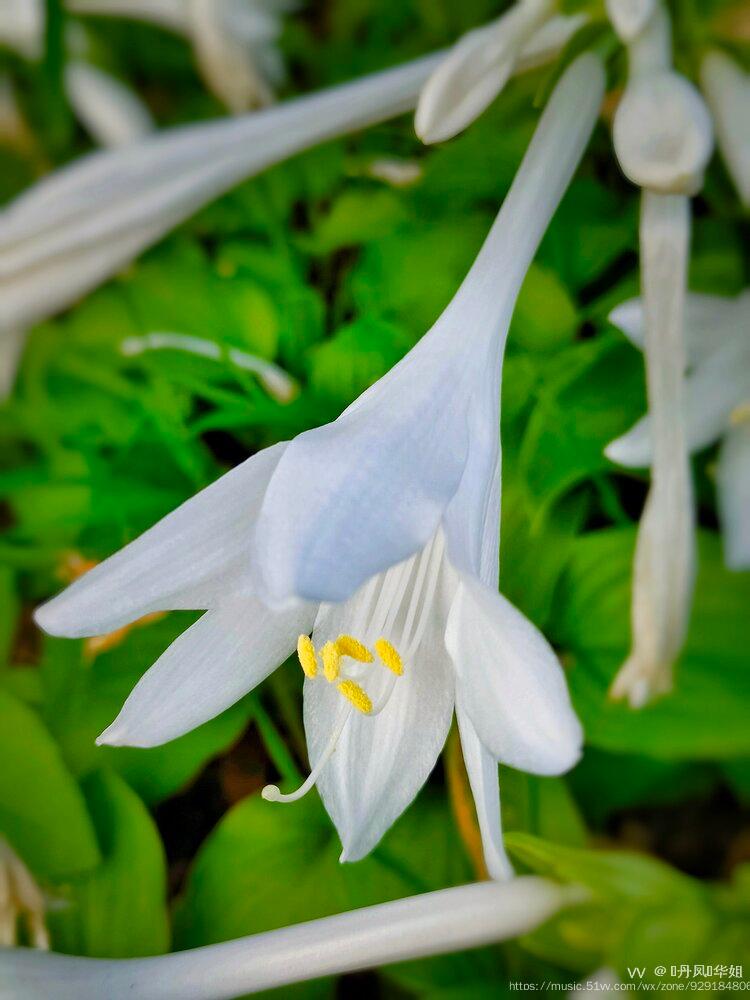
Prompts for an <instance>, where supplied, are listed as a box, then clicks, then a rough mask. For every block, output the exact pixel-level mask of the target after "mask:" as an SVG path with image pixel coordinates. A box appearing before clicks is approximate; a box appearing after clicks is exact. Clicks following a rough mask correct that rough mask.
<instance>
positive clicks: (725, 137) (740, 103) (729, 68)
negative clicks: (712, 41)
mask: <svg viewBox="0 0 750 1000" xmlns="http://www.w3.org/2000/svg"><path fill="white" fill-rule="evenodd" d="M701 85H702V87H703V92H704V94H705V95H706V99H707V100H708V104H709V107H710V108H711V111H712V112H713V116H714V121H715V123H716V138H717V141H718V143H719V149H720V150H721V155H722V156H723V157H724V162H725V163H726V165H727V170H728V171H729V173H730V175H731V177H732V180H733V181H734V184H735V187H736V188H737V191H738V192H739V195H740V198H741V199H742V202H743V204H744V205H750V74H748V73H745V72H743V70H742V68H741V67H740V66H739V65H738V64H737V63H736V62H735V61H734V60H733V59H730V57H729V56H728V55H726V54H725V53H724V52H719V51H718V50H717V49H714V50H712V51H711V52H709V53H708V55H707V56H706V57H705V59H704V60H703V64H702V66H701Z"/></svg>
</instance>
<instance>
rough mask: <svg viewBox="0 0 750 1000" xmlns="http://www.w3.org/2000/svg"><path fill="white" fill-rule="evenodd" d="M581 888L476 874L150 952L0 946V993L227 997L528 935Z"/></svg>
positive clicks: (88, 999)
mask: <svg viewBox="0 0 750 1000" xmlns="http://www.w3.org/2000/svg"><path fill="white" fill-rule="evenodd" d="M577 899H578V893H577V890H575V889H571V888H565V887H561V886H559V885H556V884H555V883H553V882H549V881H546V880H545V879H541V878H537V877H534V876H526V877H523V878H517V879H514V880H513V881H512V882H509V883H506V884H503V885H501V884H498V883H496V882H495V883H493V882H482V883H476V884H474V885H465V886H459V887H457V888H452V889H443V890H440V891H437V892H428V893H425V894H424V895H421V896H411V897H408V898H406V899H399V900H396V901H394V902H391V903H382V904H380V905H378V906H370V907H366V908H364V909H361V910H353V911H351V912H349V913H342V914H338V915H336V916H333V917H325V918H323V919H321V920H312V921H310V922H309V923H304V924H297V925H295V926H292V927H284V928H281V929H280V930H275V931H268V932H266V933H265V934H256V935H254V936H252V937H247V938H241V939H239V940H237V941H227V942H225V943H223V944H214V945H208V946H207V947H204V948H196V949H194V950H192V951H183V952H178V953H177V954H173V955H162V956H158V957H152V958H135V959H119V960H118V959H115V960H107V959H94V958H74V957H71V956H69V955H55V954H40V953H36V952H31V951H29V950H27V949H17V950H16V949H14V950H7V951H0V1000H22V998H23V1000H25V998H28V997H35V998H36V1000H101V998H102V997H107V1000H125V998H129V997H148V1000H231V998H233V997H237V996H239V995H243V996H244V995H245V994H247V993H257V992H259V991H260V990H267V989H271V988H273V987H275V986H289V985H291V984H292V983H299V982H304V981H306V980H309V979H317V978H319V977H321V976H330V975H335V974H337V973H345V972H356V971H357V970H359V969H368V968H373V967H376V966H380V965H383V964H385V963H390V962H403V961H408V960H409V959H414V958H423V957H427V956H430V955H440V954H443V953H445V952H453V951H457V950H460V949H465V948H476V947H479V946H480V945H486V944H491V943H492V942H496V941H504V940H507V939H509V938H515V937H518V936H520V935H522V934H527V933H529V932H530V931H532V930H534V929H535V928H536V927H538V926H539V925H540V924H542V923H544V922H545V921H547V920H548V919H549V918H550V917H552V916H553V915H554V914H555V913H557V912H558V911H559V910H560V909H561V908H562V907H564V906H566V905H568V904H570V903H574V902H576V901H577Z"/></svg>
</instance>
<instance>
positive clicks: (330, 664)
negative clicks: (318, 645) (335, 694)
mask: <svg viewBox="0 0 750 1000" xmlns="http://www.w3.org/2000/svg"><path fill="white" fill-rule="evenodd" d="M320 655H321V657H322V658H323V676H324V677H325V679H326V680H327V681H328V683H329V684H332V683H333V681H335V680H336V678H337V677H338V675H339V671H340V669H341V653H340V652H339V649H338V647H337V646H336V643H335V642H327V643H326V644H325V645H324V646H323V648H322V649H321V651H320Z"/></svg>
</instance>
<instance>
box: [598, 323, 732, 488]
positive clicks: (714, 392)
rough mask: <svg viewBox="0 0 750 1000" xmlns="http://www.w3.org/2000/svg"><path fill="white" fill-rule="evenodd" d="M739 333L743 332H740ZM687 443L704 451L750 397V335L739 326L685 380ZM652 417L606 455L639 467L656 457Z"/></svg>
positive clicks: (645, 420)
mask: <svg viewBox="0 0 750 1000" xmlns="http://www.w3.org/2000/svg"><path fill="white" fill-rule="evenodd" d="M738 334H739V335H738ZM685 396H686V402H685V410H686V412H685V421H686V429H685V430H686V435H687V445H688V448H689V450H690V451H691V452H695V451H700V450H701V449H702V448H705V447H706V446H707V445H709V444H711V442H713V441H715V440H716V439H717V438H718V437H720V436H721V434H723V433H724V431H725V429H726V427H727V425H728V423H729V417H730V414H731V413H732V410H734V409H735V407H737V406H739V405H740V404H741V403H743V402H744V401H745V400H747V399H750V337H748V336H747V328H744V329H743V328H742V327H739V326H738V327H736V329H735V331H733V336H732V338H731V339H730V338H729V337H727V338H726V340H725V343H723V344H722V345H721V347H719V348H717V349H716V350H715V351H714V352H713V353H712V354H711V355H710V356H709V357H708V358H707V359H706V360H704V361H703V362H702V364H700V365H699V366H698V367H696V369H695V371H694V372H692V373H691V374H690V375H688V377H687V379H686V383H685ZM651 437H652V432H651V417H649V416H646V417H643V418H642V419H641V420H639V421H638V423H636V424H635V425H634V426H633V427H632V428H631V429H630V430H629V431H628V432H627V434H624V435H623V436H622V437H619V438H617V439H616V440H614V441H612V442H611V443H610V444H609V445H607V448H606V455H607V457H608V458H609V459H611V460H612V461H613V462H618V463H619V464H620V465H625V466H629V467H631V468H637V467H640V466H647V465H650V464H651V461H652V440H651Z"/></svg>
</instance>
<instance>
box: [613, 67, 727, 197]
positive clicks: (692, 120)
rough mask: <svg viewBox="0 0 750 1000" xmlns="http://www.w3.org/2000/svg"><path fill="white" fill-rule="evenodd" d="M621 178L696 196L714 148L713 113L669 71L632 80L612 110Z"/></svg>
mask: <svg viewBox="0 0 750 1000" xmlns="http://www.w3.org/2000/svg"><path fill="white" fill-rule="evenodd" d="M613 138H614V147H615V153H616V154H617V159H618V160H619V163H620V167H621V168H622V171H623V173H624V174H625V176H626V177H627V178H628V179H629V180H631V181H632V182H633V183H634V184H637V185H638V186H639V187H642V188H646V189H647V190H649V191H654V192H656V193H659V194H686V195H692V194H695V192H696V191H698V190H699V189H700V187H701V184H702V181H703V174H704V171H705V169H706V165H707V163H708V161H709V159H710V157H711V153H712V151H713V128H712V124H711V116H710V114H709V112H708V109H707V107H706V105H705V103H704V101H703V98H702V97H701V96H700V94H699V93H698V91H697V90H696V88H695V87H694V86H693V85H692V84H691V83H690V82H689V81H688V80H686V79H685V78H684V77H682V76H680V75H679V74H677V73H674V72H672V71H671V70H667V71H662V72H658V73H652V74H647V75H645V76H642V77H638V78H636V79H635V80H633V81H632V82H631V83H630V84H629V85H628V88H627V90H626V91H625V94H624V95H623V98H622V100H621V101H620V104H619V106H618V108H617V111H616V113H615V120H614V129H613Z"/></svg>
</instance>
